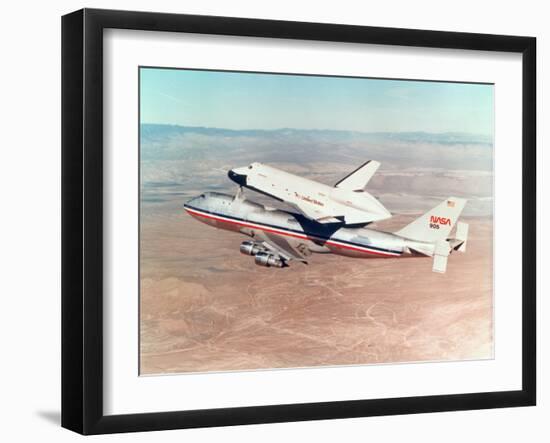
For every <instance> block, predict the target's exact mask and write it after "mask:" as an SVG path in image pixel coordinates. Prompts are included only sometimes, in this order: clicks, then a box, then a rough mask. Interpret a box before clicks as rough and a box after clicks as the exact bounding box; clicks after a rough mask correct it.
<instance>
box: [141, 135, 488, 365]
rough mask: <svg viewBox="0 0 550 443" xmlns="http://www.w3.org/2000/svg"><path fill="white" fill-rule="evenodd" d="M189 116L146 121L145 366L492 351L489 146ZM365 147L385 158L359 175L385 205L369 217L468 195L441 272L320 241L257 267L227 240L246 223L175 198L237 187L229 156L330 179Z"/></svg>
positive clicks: (235, 239) (398, 215) (417, 357)
mask: <svg viewBox="0 0 550 443" xmlns="http://www.w3.org/2000/svg"><path fill="white" fill-rule="evenodd" d="M199 129H200V131H198V130H195V129H193V128H191V129H187V128H184V129H183V130H181V131H180V132H181V134H180V133H179V132H177V131H179V129H178V128H176V129H174V127H168V129H166V128H162V127H151V128H149V132H150V133H148V132H147V131H143V133H142V150H141V153H142V163H141V165H142V169H141V174H142V175H141V181H142V187H141V224H140V226H141V227H140V332H139V333H140V373H141V374H142V375H152V374H168V373H184V372H206V371H241V370H255V369H269V368H295V367H312V366H324V365H328V366H334V365H361V364H379V363H396V362H420V361H446V360H466V359H487V358H492V357H493V287H492V260H493V243H492V238H493V228H492V223H493V218H492V162H491V161H490V159H491V157H492V154H491V152H492V146H490V145H487V143H486V142H485V141H483V140H482V141H480V142H472V141H470V140H469V139H465V137H458V136H456V135H452V137H451V136H449V137H445V138H444V139H442V140H439V139H433V137H432V136H430V135H429V134H420V135H418V134H413V135H414V137H415V138H414V139H413V140H412V141H411V140H409V139H411V137H412V136H410V135H409V136H407V138H406V139H405V140H404V141H403V140H401V139H399V138H398V137H397V136H395V135H393V136H392V137H389V136H385V137H386V138H384V137H382V136H380V135H377V136H376V138H374V139H373V140H372V141H371V140H370V138H369V137H371V136H369V135H365V136H363V135H353V137H352V136H351V135H346V134H336V135H334V134H332V133H329V134H324V133H319V134H309V133H308V134H304V133H303V132H296V133H290V134H289V133H288V132H289V131H285V132H284V133H278V132H274V133H269V134H267V135H266V134H260V135H258V134H256V133H254V134H243V133H240V132H236V133H232V132H227V131H225V132H223V133H220V134H218V133H216V132H214V131H207V130H205V129H202V128H199ZM201 131H202V132H201ZM344 135H345V136H346V137H348V138H349V139H350V140H351V141H349V140H348V141H346V140H347V139H346V138H345V137H344ZM372 137H374V136H372ZM399 137H402V138H403V137H404V136H401V135H400V136H399ZM430 137H431V138H430ZM333 138H334V139H335V140H333ZM417 138H421V140H420V141H418V140H416V139H417ZM440 138H441V137H440ZM302 139H303V140H302ZM430 140H431V141H430ZM382 142H385V143H386V145H384V144H382ZM252 145H254V146H255V148H254V149H252V148H243V146H244V147H247V146H252ZM396 146H397V147H396ZM289 147H290V148H289ZM314 147H316V148H315V149H316V157H315V160H316V161H315V162H314V163H312V162H311V156H310V155H309V153H310V152H313V149H314ZM434 153H440V154H438V156H436V157H434ZM367 158H375V159H381V160H382V161H383V163H382V166H381V168H380V170H379V172H378V173H377V174H376V176H375V177H374V178H373V180H372V181H371V183H370V184H369V186H368V189H369V191H371V192H373V193H374V195H376V196H377V197H379V198H380V199H381V201H382V202H383V203H384V204H385V205H386V207H387V208H388V209H389V210H390V211H391V212H392V213H394V214H395V216H394V217H393V218H391V219H390V220H386V221H383V222H380V223H377V224H373V225H371V226H370V227H373V228H376V229H382V230H387V231H390V232H391V231H395V230H398V229H399V228H401V227H402V226H404V225H406V224H407V223H409V222H410V221H411V220H413V218H415V217H416V216H419V215H421V214H422V213H423V212H425V211H426V210H427V209H429V208H430V207H433V206H435V205H436V204H438V203H439V202H440V201H441V200H443V199H444V198H446V197H448V196H450V195H455V196H458V197H465V198H468V204H467V206H466V209H465V211H464V214H463V217H462V218H461V219H462V220H463V221H466V222H468V223H469V224H470V232H469V240H468V249H467V252H466V253H465V254H460V253H453V254H452V255H451V256H450V257H449V263H448V267H447V273H446V274H437V273H433V272H432V271H431V267H432V260H431V259H430V258H384V259H380V258H372V259H353V258H347V257H341V256H337V255H332V254H323V255H321V254H315V255H313V256H312V257H311V258H310V260H309V265H304V264H301V263H292V264H291V266H290V267H288V268H284V269H273V268H263V267H259V266H256V265H255V264H254V260H253V258H252V257H248V256H244V255H241V254H240V253H239V245H240V243H241V242H242V241H244V240H246V237H244V236H242V235H238V234H235V233H231V232H227V231H223V230H218V229H214V228H212V227H209V226H206V225H204V224H202V223H200V222H198V221H197V220H195V219H193V218H191V216H189V215H188V214H186V213H185V211H184V210H183V203H184V202H185V201H186V200H188V199H190V198H191V197H193V196H196V195H198V194H200V193H201V192H204V191H212V190H215V191H220V192H227V193H232V192H235V190H236V186H235V185H234V184H233V183H232V182H230V181H229V180H228V179H227V176H226V173H227V170H228V169H229V168H230V167H235V166H243V165H246V164H247V163H248V162H249V161H264V162H266V163H270V164H272V165H274V166H277V167H280V168H283V169H286V170H289V171H292V172H295V173H298V174H301V175H304V176H306V177H309V178H312V179H315V180H319V181H321V182H324V183H334V182H335V181H336V180H337V179H338V178H341V177H343V176H345V175H346V174H347V173H349V172H350V171H352V170H353V169H354V168H355V167H356V166H357V165H358V164H361V163H362V161H363V160H365V159H367ZM424 160H425V161H424ZM418 165H424V166H425V165H429V167H428V166H426V167H424V166H423V167H419V166H418ZM468 168H470V169H468ZM245 197H246V198H250V199H253V200H256V201H259V202H262V203H268V199H266V198H264V197H261V196H259V195H258V194H255V193H253V192H251V191H245ZM269 203H270V204H273V201H269ZM275 206H276V204H275Z"/></svg>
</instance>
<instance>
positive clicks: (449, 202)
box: [447, 200, 455, 208]
mask: <svg viewBox="0 0 550 443" xmlns="http://www.w3.org/2000/svg"><path fill="white" fill-rule="evenodd" d="M447 207H448V208H454V207H455V202H454V201H452V200H447Z"/></svg>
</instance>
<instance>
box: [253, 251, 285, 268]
mask: <svg viewBox="0 0 550 443" xmlns="http://www.w3.org/2000/svg"><path fill="white" fill-rule="evenodd" d="M254 262H255V263H256V264H257V265H258V266H265V267H267V268H269V267H271V266H273V267H275V268H282V267H284V266H285V262H284V261H283V260H282V259H281V258H280V257H277V256H276V255H273V254H270V253H269V252H258V253H257V254H256V255H255V256H254Z"/></svg>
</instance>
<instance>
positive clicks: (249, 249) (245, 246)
mask: <svg viewBox="0 0 550 443" xmlns="http://www.w3.org/2000/svg"><path fill="white" fill-rule="evenodd" d="M239 250H240V251H241V254H244V255H256V254H257V253H258V252H265V248H263V247H262V246H261V245H260V244H258V243H255V242H253V241H245V242H242V243H241V246H240V247H239Z"/></svg>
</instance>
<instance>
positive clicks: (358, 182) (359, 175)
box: [334, 160, 380, 191]
mask: <svg viewBox="0 0 550 443" xmlns="http://www.w3.org/2000/svg"><path fill="white" fill-rule="evenodd" d="M379 167H380V163H379V162H377V161H375V160H368V161H366V162H365V163H363V164H362V165H361V166H359V167H358V168H357V169H356V170H355V171H353V172H352V173H351V174H348V175H346V176H345V177H344V178H343V179H342V180H340V181H339V182H338V183H336V184H335V185H334V187H335V188H341V189H347V190H348V191H359V190H361V189H363V188H364V187H365V186H367V183H368V182H369V181H370V179H371V178H372V176H373V175H374V174H375V173H376V171H377V170H378V168H379Z"/></svg>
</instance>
